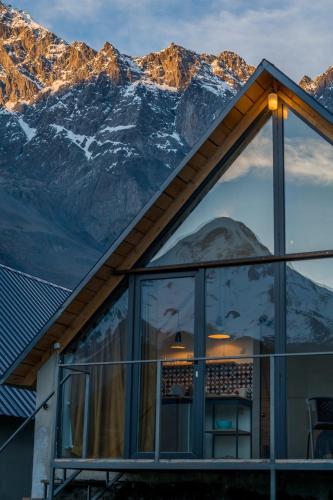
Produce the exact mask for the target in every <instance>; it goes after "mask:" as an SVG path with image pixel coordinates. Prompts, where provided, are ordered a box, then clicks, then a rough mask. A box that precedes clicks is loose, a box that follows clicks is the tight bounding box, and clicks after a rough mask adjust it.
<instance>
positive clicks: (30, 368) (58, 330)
mask: <svg viewBox="0 0 333 500" xmlns="http://www.w3.org/2000/svg"><path fill="white" fill-rule="evenodd" d="M272 91H274V92H277V93H278V95H279V96H280V98H281V99H282V100H284V101H285V102H286V103H287V104H288V105H289V106H290V107H291V108H292V109H294V110H295V111H296V112H297V113H298V114H300V115H301V116H303V117H304V118H305V119H306V120H307V121H308V122H309V123H310V124H312V125H313V126H315V127H316V128H318V129H319V130H321V131H322V133H323V134H324V135H326V137H327V138H328V139H329V140H331V141H332V142H333V116H332V114H331V113H330V112H329V111H327V110H326V109H325V108H323V107H322V106H321V105H320V104H318V102H316V101H315V100H314V99H313V98H312V97H311V96H310V95H308V94H307V93H306V92H304V91H303V90H302V89H301V88H300V87H299V86H298V85H296V84H295V83H294V82H292V81H291V80H290V79H289V78H288V77H286V76H285V75H284V74H283V73H281V72H280V71H279V70H278V69H277V68H275V66H273V65H272V64H271V63H269V62H268V61H266V60H263V61H262V62H261V64H260V65H259V66H258V68H257V69H256V71H255V72H254V74H253V75H252V77H251V78H250V79H249V80H248V82H247V83H246V85H245V86H244V87H243V88H242V90H241V91H240V92H239V94H238V95H237V96H235V98H234V99H233V100H232V101H231V102H230V103H229V105H228V106H227V107H226V109H225V110H224V111H223V113H222V115H221V116H220V117H219V118H218V119H217V120H216V121H215V122H214V123H213V125H212V127H211V128H210V130H209V131H208V132H207V134H206V136H205V137H204V138H203V139H202V140H201V141H200V142H199V143H198V144H197V145H196V146H195V147H194V148H193V149H192V151H191V152H190V153H189V154H188V155H187V157H186V158H185V159H184V161H183V162H182V163H181V164H180V165H179V167H178V168H177V169H176V171H175V172H173V174H172V175H171V176H170V177H169V179H167V181H166V182H165V183H164V184H163V185H162V187H161V189H160V190H159V192H158V193H156V195H155V196H154V197H153V199H152V200H151V201H150V203H149V204H148V205H147V206H146V207H145V208H144V209H143V210H142V211H141V212H140V214H139V215H138V216H137V217H136V218H135V219H134V221H133V222H132V223H131V224H130V225H129V226H128V227H127V228H126V229H125V230H124V232H123V233H122V235H121V236H120V237H119V238H118V239H117V240H116V241H115V242H114V244H113V245H112V247H111V248H110V249H109V251H108V252H107V253H106V254H105V255H104V256H103V257H102V258H101V259H100V260H99V261H98V263H97V264H96V265H95V266H94V268H93V269H92V270H91V271H90V272H89V274H88V275H87V276H86V277H85V278H84V280H83V281H82V282H81V283H80V284H79V286H78V287H77V288H76V290H74V292H73V293H72V295H71V296H70V297H69V299H68V300H67V301H66V302H65V303H64V304H63V306H62V308H61V309H60V310H59V311H58V312H57V313H56V315H55V316H54V317H53V318H52V319H51V320H50V322H49V323H48V324H47V325H46V326H45V328H44V329H43V330H42V331H41V332H40V335H39V336H38V337H37V338H36V339H35V340H34V341H33V343H31V344H30V345H29V346H28V347H27V349H26V350H25V351H24V352H23V353H22V355H21V357H20V358H19V359H18V360H17V361H16V363H15V364H14V365H13V366H12V367H11V369H10V370H9V371H8V372H7V373H6V374H5V376H4V378H3V380H2V381H1V382H5V383H7V384H12V385H16V386H23V387H34V385H35V381H36V374H37V371H38V370H39V368H40V367H41V366H42V365H43V363H45V361H46V360H47V359H48V358H49V357H50V355H51V354H52V352H53V345H54V343H55V342H59V343H60V344H61V349H64V348H65V347H66V346H67V345H68V344H69V343H70V342H71V341H72V339H73V338H74V337H75V336H76V335H77V333H78V332H79V331H80V330H81V329H82V327H83V326H84V325H85V324H86V323H87V321H88V320H89V319H90V318H91V316H92V315H93V314H94V313H95V312H96V311H97V309H98V308H99V307H100V306H101V305H102V304H103V302H104V301H105V300H106V299H107V298H108V297H109V295H110V293H111V292H112V291H113V290H115V288H116V287H117V286H118V285H119V284H120V283H121V282H122V280H123V279H124V276H123V275H122V274H119V273H118V274H117V271H119V270H124V269H127V270H128V269H131V268H133V267H134V266H135V265H136V264H137V263H138V262H139V260H140V259H141V258H142V256H143V255H144V254H145V252H146V251H147V250H148V249H149V248H150V247H151V245H152V244H153V243H154V242H155V241H156V240H157V239H158V237H159V235H160V234H161V232H162V231H163V230H164V228H165V227H166V226H167V225H168V224H169V223H170V222H171V221H172V220H173V219H174V217H175V216H177V213H178V212H179V211H180V209H181V208H182V206H183V205H184V204H185V203H186V202H187V201H188V200H189V198H190V197H191V195H192V194H193V193H194V191H195V190H196V189H197V188H198V187H200V185H201V184H202V183H203V182H204V181H205V179H206V178H207V176H208V175H209V174H210V173H211V172H212V170H213V169H214V167H216V165H217V164H218V163H219V162H220V161H221V160H223V158H225V156H226V155H227V154H228V152H230V150H231V148H232V147H233V146H234V145H235V143H236V142H237V141H238V140H239V139H240V138H241V137H242V136H243V134H244V133H245V132H246V131H247V129H248V128H249V127H250V125H251V124H252V123H253V122H254V121H255V120H256V118H258V116H260V115H261V114H262V113H263V112H264V111H265V109H266V107H267V95H268V94H269V93H270V92H272Z"/></svg>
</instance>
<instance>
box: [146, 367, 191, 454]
mask: <svg viewBox="0 0 333 500" xmlns="http://www.w3.org/2000/svg"><path fill="white" fill-rule="evenodd" d="M160 367H161V368H160V372H159V371H158V369H157V364H156V363H153V362H152V363H144V364H143V365H142V366H141V380H140V402H139V426H138V427H139V452H151V453H153V452H155V449H156V446H157V443H156V434H157V433H159V444H158V447H159V453H190V452H191V450H192V420H193V419H192V416H193V409H192V408H193V363H192V362H188V361H166V362H160ZM159 373H160V381H158V379H157V377H158V374H159ZM157 407H159V417H157V418H156V416H157V411H158V409H157ZM158 427H159V429H158Z"/></svg>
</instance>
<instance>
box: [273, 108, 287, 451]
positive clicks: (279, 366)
mask: <svg viewBox="0 0 333 500" xmlns="http://www.w3.org/2000/svg"><path fill="white" fill-rule="evenodd" d="M273 183H274V184H273V187H274V254H275V255H276V256H284V255H285V246H286V245H285V182H284V131H283V105H282V103H281V101H280V102H279V106H278V109H277V111H275V112H274V113H273ZM274 266H275V352H276V353H284V352H285V350H286V273H285V262H278V263H276V264H275V265H274ZM275 367H276V371H275V422H276V426H275V429H274V430H273V429H271V432H272V431H274V432H275V444H276V449H275V456H276V457H277V458H286V451H287V433H286V432H287V420H286V416H287V409H286V403H287V391H286V376H287V370H286V367H287V364H286V360H285V358H277V359H276V364H275Z"/></svg>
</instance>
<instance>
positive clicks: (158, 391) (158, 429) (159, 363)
mask: <svg viewBox="0 0 333 500" xmlns="http://www.w3.org/2000/svg"><path fill="white" fill-rule="evenodd" d="M161 387H162V361H160V360H159V361H157V366H156V408H155V462H158V461H159V459H160V437H161V400H162V397H161V396H162V395H161Z"/></svg>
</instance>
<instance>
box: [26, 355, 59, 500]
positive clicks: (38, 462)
mask: <svg viewBox="0 0 333 500" xmlns="http://www.w3.org/2000/svg"><path fill="white" fill-rule="evenodd" d="M56 362H57V354H56V353H54V354H53V355H52V356H51V358H50V359H49V360H48V361H47V362H46V363H45V364H44V365H43V366H42V367H41V369H40V370H39V372H38V374H37V402H36V405H37V406H38V405H40V403H41V402H42V401H43V400H44V399H45V398H46V397H47V396H48V395H49V394H50V393H51V392H52V391H53V390H54V388H55V387H54V385H55V371H56ZM47 404H48V408H47V409H46V410H44V409H41V410H40V411H39V412H38V413H37V415H36V418H35V438H34V454H33V467H32V490H31V497H32V498H43V488H44V487H43V484H42V483H41V481H42V480H43V479H49V474H50V464H51V460H52V458H53V457H52V456H51V455H52V427H53V419H54V410H55V405H56V401H55V397H53V398H51V399H50V401H49V402H48V403H47Z"/></svg>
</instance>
